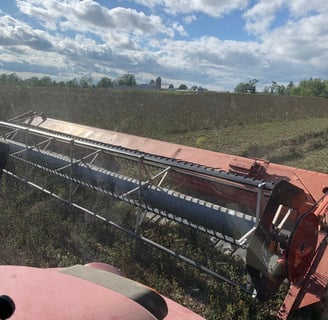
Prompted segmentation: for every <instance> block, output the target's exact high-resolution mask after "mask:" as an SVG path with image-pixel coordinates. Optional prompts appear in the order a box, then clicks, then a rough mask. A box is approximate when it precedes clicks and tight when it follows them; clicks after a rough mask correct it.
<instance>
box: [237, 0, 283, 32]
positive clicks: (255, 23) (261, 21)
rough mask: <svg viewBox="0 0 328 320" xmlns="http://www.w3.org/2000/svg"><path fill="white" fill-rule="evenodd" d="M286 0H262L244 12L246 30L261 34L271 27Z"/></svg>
mask: <svg viewBox="0 0 328 320" xmlns="http://www.w3.org/2000/svg"><path fill="white" fill-rule="evenodd" d="M283 3H284V0H262V1H258V2H257V4H255V5H254V6H253V7H251V8H250V9H248V10H247V11H246V12H245V13H244V15H243V16H244V18H245V20H246V26H245V28H246V30H247V31H248V32H249V33H251V34H255V35H261V34H263V33H265V32H267V30H268V29H269V27H270V26H271V24H272V23H273V21H274V20H275V18H276V14H277V11H278V10H280V9H281V6H282V5H283Z"/></svg>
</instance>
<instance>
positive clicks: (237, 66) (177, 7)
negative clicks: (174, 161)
mask: <svg viewBox="0 0 328 320" xmlns="http://www.w3.org/2000/svg"><path fill="white" fill-rule="evenodd" d="M327 21H328V4H327V1H326V0H312V1H308V0H293V1H286V0H259V1H255V0H251V1H247V0H222V1H220V0H117V1H110V0H108V1H106V0H101V1H100V0H99V1H96V0H79V1H78V0H15V1H11V0H7V1H6V0H4V1H1V3H0V73H11V72H16V73H17V74H18V75H19V76H21V77H22V78H27V77H31V76H38V77H42V76H45V75H47V76H50V77H51V78H53V79H55V80H69V79H73V78H81V77H84V76H87V77H92V78H93V79H94V80H98V79H100V78H101V77H103V76H107V77H110V78H112V79H115V78H117V77H119V76H121V75H123V74H125V73H132V74H134V75H135V76H136V79H137V82H138V83H148V82H149V81H150V80H152V79H156V78H157V77H158V76H160V77H161V78H162V80H163V82H164V83H167V84H169V83H172V84H174V85H175V86H179V85H180V84H182V83H184V84H186V85H187V86H188V87H190V86H192V85H197V86H202V87H206V88H208V89H210V90H217V91H227V90H229V91H232V90H233V89H234V88H235V87H236V86H237V84H238V83H240V82H248V81H249V80H251V79H255V78H256V79H258V80H259V83H258V89H259V90H261V88H263V87H265V86H268V85H270V84H271V82H272V81H277V82H278V83H279V84H287V83H288V82H289V81H294V82H296V83H297V82H298V81H300V80H302V79H308V78H310V77H314V78H317V77H318V78H321V79H328V23H327Z"/></svg>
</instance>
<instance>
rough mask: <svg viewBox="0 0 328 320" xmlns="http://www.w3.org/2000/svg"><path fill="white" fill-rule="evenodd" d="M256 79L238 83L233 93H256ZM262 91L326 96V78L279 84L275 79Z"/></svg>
mask: <svg viewBox="0 0 328 320" xmlns="http://www.w3.org/2000/svg"><path fill="white" fill-rule="evenodd" d="M257 83H258V80H257V79H253V80H249V81H248V82H245V83H244V82H241V83H239V84H238V85H237V86H236V87H235V89H234V92H235V93H257V91H256V84H257ZM262 92H263V93H265V94H273V95H279V96H301V97H323V98H328V80H322V79H320V78H310V79H304V80H301V81H300V82H299V83H298V84H294V82H293V81H290V82H289V83H288V85H286V86H285V85H283V84H279V83H278V82H277V81H272V83H271V85H270V86H265V87H264V88H263V91H262Z"/></svg>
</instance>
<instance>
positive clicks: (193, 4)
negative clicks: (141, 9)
mask: <svg viewBox="0 0 328 320" xmlns="http://www.w3.org/2000/svg"><path fill="white" fill-rule="evenodd" d="M134 2H136V3H139V4H142V5H144V6H147V7H150V8H155V7H156V6H163V7H164V8H165V10H166V11H167V12H169V13H171V14H179V13H183V14H189V13H197V12H198V13H199V12H202V13H205V14H207V15H209V16H212V17H221V16H222V15H223V14H226V13H230V12H231V11H233V10H240V9H243V8H245V7H246V5H247V3H248V1H247V0H220V1H217V0H154V1H153V0H134Z"/></svg>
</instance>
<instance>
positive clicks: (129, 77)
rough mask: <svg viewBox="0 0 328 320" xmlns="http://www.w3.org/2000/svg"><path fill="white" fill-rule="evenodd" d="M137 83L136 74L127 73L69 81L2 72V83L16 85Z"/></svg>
mask: <svg viewBox="0 0 328 320" xmlns="http://www.w3.org/2000/svg"><path fill="white" fill-rule="evenodd" d="M136 84H137V82H136V79H135V76H134V75H133V74H130V73H127V74H124V75H123V76H121V77H118V78H116V79H114V80H112V79H111V78H108V77H102V78H101V79H99V80H98V81H95V80H94V79H93V78H92V77H90V76H83V77H81V78H80V79H77V78H74V79H71V80H67V81H55V80H53V79H51V77H49V76H44V77H42V78H38V77H30V78H27V79H21V78H20V77H18V76H17V74H16V73H10V74H1V75H0V85H9V86H12V85H15V86H29V87H68V88H112V87H115V86H135V85H136Z"/></svg>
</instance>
